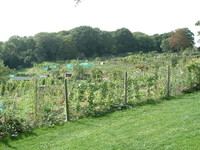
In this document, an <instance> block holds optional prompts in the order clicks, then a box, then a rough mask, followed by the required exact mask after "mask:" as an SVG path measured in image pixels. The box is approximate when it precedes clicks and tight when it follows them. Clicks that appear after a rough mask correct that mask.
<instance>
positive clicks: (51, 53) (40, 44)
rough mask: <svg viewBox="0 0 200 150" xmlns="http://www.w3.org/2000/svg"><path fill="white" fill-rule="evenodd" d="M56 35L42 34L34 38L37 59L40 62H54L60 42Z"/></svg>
mask: <svg viewBox="0 0 200 150" xmlns="http://www.w3.org/2000/svg"><path fill="white" fill-rule="evenodd" d="M56 35H57V34H56V33H47V32H42V33H38V34H36V35H35V36H34V40H35V42H36V52H37V57H38V59H39V61H40V62H42V61H53V60H55V56H56V53H57V51H58V49H59V48H60V42H61V41H60V39H59V38H58V37H57V36H56Z"/></svg>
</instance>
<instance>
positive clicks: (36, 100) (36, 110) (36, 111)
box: [34, 80, 38, 126]
mask: <svg viewBox="0 0 200 150" xmlns="http://www.w3.org/2000/svg"><path fill="white" fill-rule="evenodd" d="M37 114H38V89H37V80H36V81H35V123H34V124H35V126H36V125H37V121H38V116H37Z"/></svg>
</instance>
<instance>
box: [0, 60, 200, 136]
mask: <svg viewBox="0 0 200 150" xmlns="http://www.w3.org/2000/svg"><path fill="white" fill-rule="evenodd" d="M166 64H167V63H166ZM166 64H165V65H163V66H162V65H157V66H156V67H152V68H150V69H141V68H140V69H139V68H136V69H133V70H131V69H130V70H128V77H127V86H126V91H127V95H126V96H127V101H126V103H124V96H125V95H124V94H125V93H124V72H123V71H119V70H118V71H113V72H112V73H109V74H106V73H102V72H103V71H100V70H99V69H97V70H98V71H97V72H96V76H92V77H91V76H90V77H87V78H84V80H78V79H77V78H70V77H69V78H68V79H67V91H68V95H67V97H68V100H69V118H70V119H71V120H74V119H78V118H81V117H85V116H100V115H102V114H105V113H108V112H110V111H114V110H119V109H123V108H126V107H134V106H135V105H138V104H144V103H148V102H154V101H155V102H156V101H158V100H159V99H160V98H162V97H165V96H166V95H167V94H170V95H171V96H173V95H179V94H181V93H182V92H183V91H188V90H189V89H192V88H194V87H197V86H198V85H199V83H200V76H199V75H200V73H199V72H200V63H199V61H198V58H196V59H193V60H190V61H187V63H180V64H176V65H172V64H171V65H170V67H168V66H169V63H168V65H166ZM169 68H170V69H169ZM167 92H169V93H167ZM0 95H1V97H0V115H1V116H0V138H3V137H6V136H10V137H15V136H18V135H19V134H20V133H22V132H25V131H29V130H31V129H32V128H35V127H40V126H53V125H55V124H62V123H63V122H64V121H65V118H66V117H65V106H66V105H65V98H66V97H65V84H64V80H63V79H57V78H53V77H49V78H46V79H37V80H36V79H34V78H32V79H31V80H29V81H14V80H10V81H9V82H7V83H4V84H1V85H0Z"/></svg>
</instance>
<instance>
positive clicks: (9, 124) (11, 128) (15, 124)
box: [0, 115, 33, 139]
mask: <svg viewBox="0 0 200 150" xmlns="http://www.w3.org/2000/svg"><path fill="white" fill-rule="evenodd" d="M32 129H33V126H31V125H30V124H29V123H28V122H27V121H25V120H24V119H22V118H19V117H16V116H14V115H4V116H2V117H0V139H3V138H5V137H10V138H15V137H17V136H18V135H20V134H21V133H24V132H30V131H32Z"/></svg>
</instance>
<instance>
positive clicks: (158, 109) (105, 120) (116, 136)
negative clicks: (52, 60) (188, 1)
mask: <svg viewBox="0 0 200 150" xmlns="http://www.w3.org/2000/svg"><path fill="white" fill-rule="evenodd" d="M199 141H200V92H197V93H192V94H187V95H183V96H179V97H176V98H174V99H172V100H169V101H163V102H162V103H159V104H156V105H146V106H140V107H136V108H133V109H130V110H124V111H118V112H115V113H112V114H109V115H106V116H104V117H99V118H86V119H81V120H78V121H75V122H70V123H66V124H65V125H63V126H56V127H54V128H42V129H37V130H35V131H34V134H33V135H30V136H28V137H24V138H22V139H19V140H15V141H10V142H8V143H3V142H0V150H10V149H16V150H68V149H69V150H129V149H130V150H140V149H141V150H142V149H144V150H147V149H148V150H151V149H152V150H164V149H166V150H168V149H169V150H198V149H200V142H199Z"/></svg>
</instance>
